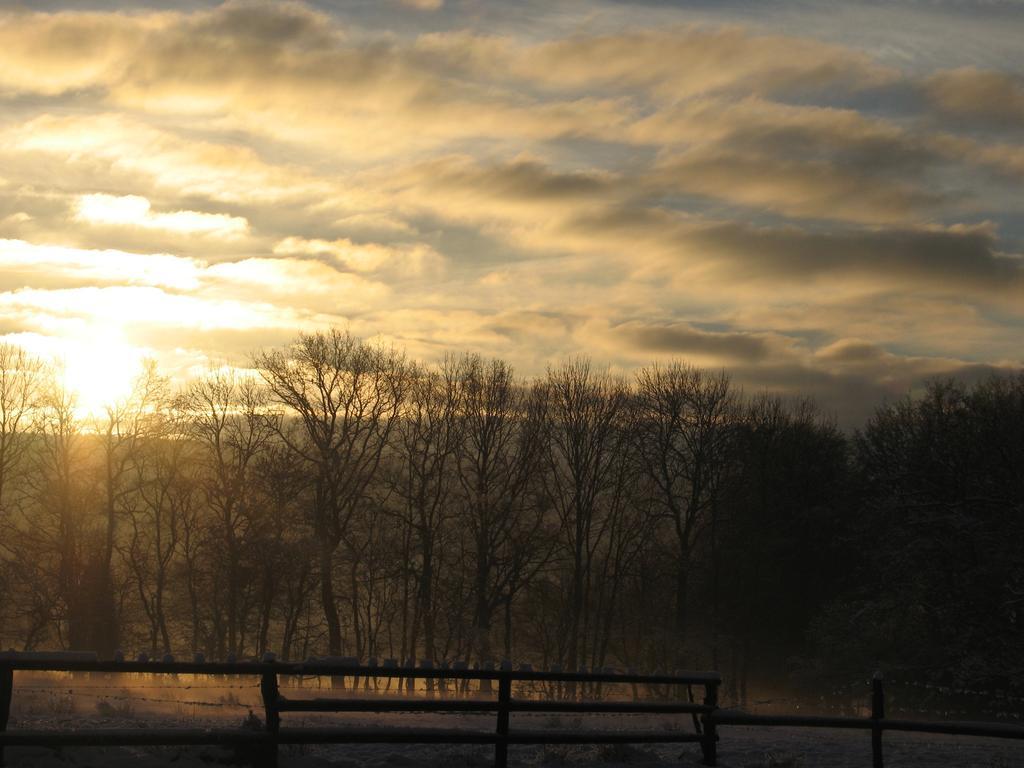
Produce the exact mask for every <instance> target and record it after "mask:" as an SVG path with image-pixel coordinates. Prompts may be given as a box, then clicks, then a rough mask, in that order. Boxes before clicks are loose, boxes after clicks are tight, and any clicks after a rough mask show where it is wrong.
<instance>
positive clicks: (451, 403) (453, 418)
mask: <svg viewBox="0 0 1024 768" xmlns="http://www.w3.org/2000/svg"><path fill="white" fill-rule="evenodd" d="M461 410H462V387H461V381H460V375H459V369H458V365H457V364H456V363H455V362H454V361H452V360H450V359H449V360H446V361H445V363H444V364H443V365H442V366H441V368H440V370H436V371H434V370H428V369H422V368H421V369H414V372H413V374H412V375H411V377H410V386H409V394H408V402H407V406H406V407H405V408H404V409H403V417H402V419H401V421H400V423H399V425H398V429H397V437H398V440H397V444H398V445H397V449H398V462H397V463H398V474H397V477H396V478H395V482H394V490H395V496H396V499H397V507H398V508H399V514H400V515H401V517H402V520H403V522H404V523H405V525H407V526H408V527H409V528H410V529H411V530H412V533H413V539H414V541H415V543H416V550H417V552H416V558H415V560H416V562H415V564H414V565H415V567H414V570H415V571H416V582H417V587H416V600H415V605H416V610H415V613H414V620H413V622H412V627H411V630H410V637H409V649H410V651H411V652H412V653H413V654H415V649H416V642H417V636H418V634H419V628H420V626H422V629H423V656H424V657H425V658H427V659H434V658H435V652H436V642H435V626H436V606H435V599H434V589H435V585H436V583H437V579H438V570H439V569H438V565H439V560H440V556H441V555H442V554H443V549H442V548H441V547H440V546H439V545H440V544H441V542H442V537H443V536H444V534H445V527H446V524H447V522H448V517H449V514H450V507H451V499H452V494H453V492H454V490H455V486H456V484H457V479H456V475H455V473H454V472H453V471H452V469H453V466H454V464H455V462H456V461H457V451H458V449H459V444H460V442H461V439H462V420H461V418H460V417H461Z"/></svg>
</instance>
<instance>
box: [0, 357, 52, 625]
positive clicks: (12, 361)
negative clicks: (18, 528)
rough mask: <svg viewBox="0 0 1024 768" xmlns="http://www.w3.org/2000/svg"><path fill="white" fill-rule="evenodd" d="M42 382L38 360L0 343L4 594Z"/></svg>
mask: <svg viewBox="0 0 1024 768" xmlns="http://www.w3.org/2000/svg"><path fill="white" fill-rule="evenodd" d="M45 383H46V382H45V370H44V367H43V365H42V364H41V363H40V362H39V361H38V360H36V359H35V358H33V357H31V356H30V355H29V354H28V353H26V352H25V350H23V349H22V348H21V347H17V346H14V345H11V344H0V590H2V591H3V592H4V593H5V594H7V595H11V594H12V590H11V589H10V587H9V579H8V574H9V572H10V570H11V563H12V561H13V560H15V559H16V557H17V553H16V552H15V550H14V546H15V542H16V540H17V536H16V535H15V531H14V530H12V527H11V526H12V525H13V524H14V520H13V517H14V514H13V511H12V509H11V508H12V506H13V505H15V504H16V503H17V502H18V500H17V499H16V498H15V496H16V495H17V494H16V493H15V491H16V486H19V485H24V483H23V482H22V481H23V480H24V478H25V471H26V469H27V466H26V459H27V458H28V456H29V450H30V447H31V442H32V439H33V435H32V430H33V427H32V422H33V419H35V418H36V417H37V416H38V410H39V407H40V405H41V403H40V398H41V397H42V394H43V388H44V386H45ZM10 602H11V601H10V600H5V601H4V604H3V606H2V607H0V627H3V626H7V624H8V621H5V614H7V613H8V611H7V609H8V608H10V607H11V606H10ZM7 618H8V619H9V618H10V617H7Z"/></svg>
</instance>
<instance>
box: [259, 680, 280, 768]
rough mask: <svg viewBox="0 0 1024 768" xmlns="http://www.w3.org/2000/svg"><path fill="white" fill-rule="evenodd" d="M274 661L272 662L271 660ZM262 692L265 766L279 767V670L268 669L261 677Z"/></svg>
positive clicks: (269, 767) (270, 767)
mask: <svg viewBox="0 0 1024 768" xmlns="http://www.w3.org/2000/svg"><path fill="white" fill-rule="evenodd" d="M271 663H272V662H271ZM260 693H262V694H263V711H264V713H265V715H266V728H267V737H268V740H267V744H266V746H265V747H264V749H263V760H262V763H263V766H264V768H277V732H278V731H279V730H280V728H281V713H280V712H279V711H278V708H277V702H278V699H279V698H280V695H281V694H280V691H279V690H278V687H277V672H275V671H274V670H268V671H266V672H264V673H263V677H262V678H261V679H260Z"/></svg>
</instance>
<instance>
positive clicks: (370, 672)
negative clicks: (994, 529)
mask: <svg viewBox="0 0 1024 768" xmlns="http://www.w3.org/2000/svg"><path fill="white" fill-rule="evenodd" d="M16 670H18V671H45V672H92V673H103V674H124V673H145V674H156V675H219V676H226V675H230V676H250V675H251V676H255V677H258V678H259V688H260V693H261V696H262V701H263V707H264V713H265V720H264V728H263V730H252V731H245V730H240V729H224V728H221V729H207V730H197V729H147V730H144V731H142V730H130V729H89V730H81V731H70V732H69V731H64V732H60V731H45V730H20V729H19V730H7V725H8V722H9V719H10V713H11V702H12V696H13V692H14V672H15V671H16ZM287 676H294V677H300V678H301V677H308V676H317V677H333V678H339V677H340V678H345V677H348V678H362V679H367V678H388V679H397V680H399V681H400V684H399V686H398V690H399V691H401V689H402V685H401V681H409V680H417V679H419V680H431V681H437V680H459V681H478V682H480V683H481V686H480V687H481V690H482V691H484V692H488V691H489V688H490V682H497V684H498V685H497V697H496V698H494V699H479V698H470V697H468V696H466V695H462V696H452V695H451V694H447V695H443V696H442V697H441V698H434V699H416V698H393V697H376V698H356V697H346V698H313V699H297V698H287V697H285V696H283V695H281V691H280V688H279V680H280V678H281V677H287ZM721 681H722V679H721V675H719V674H718V673H717V672H683V673H678V674H673V675H663V674H656V675H641V674H636V673H632V672H629V673H624V674H619V673H614V672H608V671H601V672H590V673H588V672H558V671H549V672H542V671H533V670H526V669H520V670H512V669H472V670H471V669H462V668H459V669H435V668H412V667H398V666H395V665H384V666H378V665H370V666H366V665H364V666H359V665H343V664H337V663H324V662H302V663H280V662H269V661H268V662H259V663H257V662H240V663H216V662H214V663H205V662H172V661H162V662H148V661H124V662H101V661H96V660H94V659H83V658H75V659H60V658H17V654H2V655H0V765H2V764H3V750H4V747H5V746H54V747H59V746H145V745H224V746H235V747H248V748H251V750H252V760H253V763H254V765H256V766H259V768H272V767H273V766H276V764H277V754H278V746H279V745H281V744H342V743H344V744H353V743H363V744H366V743H403V744H483V745H493V746H494V749H495V765H496V766H498V767H499V768H505V766H507V763H508V747H509V745H510V744H621V743H696V744H699V745H700V747H701V750H702V754H703V759H704V764H705V765H709V766H714V765H717V751H718V740H719V731H718V729H719V728H720V727H726V728H728V727H742V726H769V727H774V726H779V727H797V728H845V729H860V730H868V731H870V732H871V742H872V765H873V767H874V768H884V763H883V752H882V734H883V733H884V732H885V731H913V732H920V733H935V734H949V735H954V736H973V737H985V738H1000V739H1024V727H1022V726H1018V725H1008V724H1002V723H985V722H955V721H919V720H904V719H892V718H887V717H886V716H885V693H884V688H883V680H882V676H881V675H880V674H878V673H876V674H875V676H874V677H873V679H872V693H871V704H872V707H871V715H870V716H869V717H831V716H826V717H820V716H806V715H755V714H749V713H747V712H742V711H738V710H732V709H722V708H719V706H718V690H719V687H720V685H721ZM524 682H525V683H528V682H545V683H557V684H570V686H571V685H573V684H576V683H583V684H592V685H594V684H604V683H616V684H627V685H645V686H677V687H679V689H680V691H681V690H682V687H686V688H687V691H688V692H689V691H690V690H692V687H693V686H700V687H702V688H703V689H704V696H703V699H702V700H701V701H700V702H695V701H693V700H692V696H691V697H690V699H691V700H687V701H683V700H679V701H638V700H636V699H635V693H634V700H631V701H625V700H624V701H577V700H574V699H568V700H567V699H557V700H537V699H522V698H512V685H513V683H524ZM485 683H486V684H487V687H486V688H485V686H484V684H485ZM457 690H458V689H457ZM569 690H571V687H570V688H569ZM462 693H463V694H465V693H466V691H465V689H464V688H463V691H462ZM289 712H310V713H312V712H438V713H455V712H471V713H482V714H489V713H493V714H495V715H496V722H495V728H494V730H493V731H482V730H469V729H456V728H408V727H380V726H377V727H372V728H368V727H337V726H335V727H308V726H307V727H286V728H282V718H281V715H282V714H283V713H289ZM516 712H522V713H567V712H571V713H575V714H609V713H621V714H689V715H691V716H692V718H693V724H694V729H693V731H682V730H676V731H669V730H657V731H640V730H631V731H623V730H587V731H576V732H558V731H551V730H545V731H530V730H521V729H515V730H513V729H512V728H511V723H510V715H511V714H512V713H516Z"/></svg>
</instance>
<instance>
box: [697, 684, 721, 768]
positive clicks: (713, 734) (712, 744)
mask: <svg viewBox="0 0 1024 768" xmlns="http://www.w3.org/2000/svg"><path fill="white" fill-rule="evenodd" d="M704 706H706V707H710V711H708V712H705V713H704V738H703V739H701V742H700V749H701V751H702V752H703V753H704V765H718V729H717V728H716V727H715V710H717V709H718V682H717V681H708V682H706V683H704Z"/></svg>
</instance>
